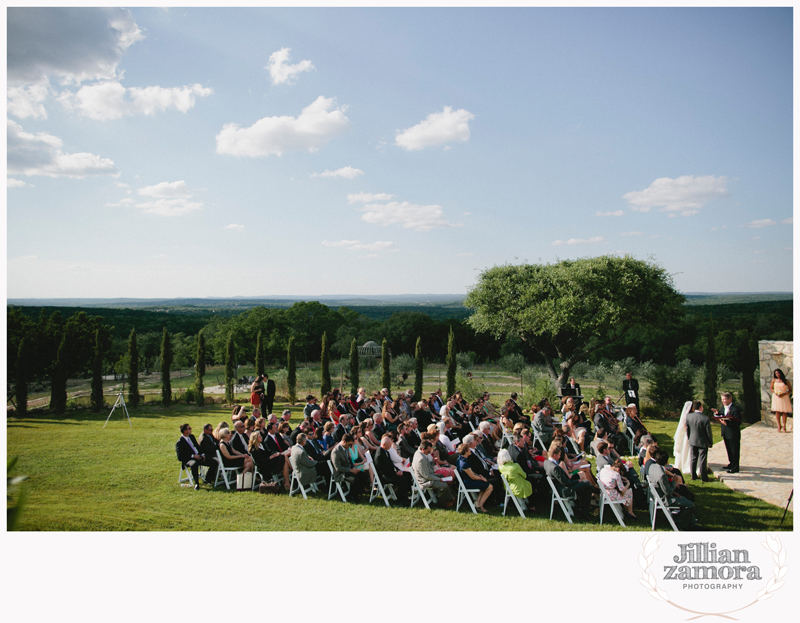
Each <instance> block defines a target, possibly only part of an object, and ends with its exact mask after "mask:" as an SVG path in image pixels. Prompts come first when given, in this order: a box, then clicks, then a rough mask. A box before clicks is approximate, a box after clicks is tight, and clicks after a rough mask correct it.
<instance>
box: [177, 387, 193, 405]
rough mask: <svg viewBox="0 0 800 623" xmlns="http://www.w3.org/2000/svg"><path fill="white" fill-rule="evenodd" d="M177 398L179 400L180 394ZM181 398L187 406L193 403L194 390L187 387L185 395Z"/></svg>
mask: <svg viewBox="0 0 800 623" xmlns="http://www.w3.org/2000/svg"><path fill="white" fill-rule="evenodd" d="M178 397H179V398H180V394H178ZM183 397H184V398H185V399H186V403H187V404H190V403H193V402H194V401H195V396H194V388H192V387H187V388H186V393H185V394H184V395H183ZM176 402H177V401H176Z"/></svg>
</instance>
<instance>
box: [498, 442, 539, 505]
mask: <svg viewBox="0 0 800 623" xmlns="http://www.w3.org/2000/svg"><path fill="white" fill-rule="evenodd" d="M497 465H498V467H499V469H500V473H501V474H503V476H505V478H506V481H507V482H508V486H509V487H511V493H513V494H514V497H517V498H522V499H523V500H524V502H525V503H526V504H527V508H528V510H529V511H531V512H533V513H535V512H536V508H535V507H534V506H533V504H532V500H531V499H530V497H531V495H532V494H533V485H531V483H530V481H529V480H528V479H527V477H526V475H525V472H523V471H522V468H521V467H520V466H519V464H517V463H515V462H514V461H513V460H512V459H511V454H510V453H509V452H508V450H506V449H505V448H503V449H502V450H500V452H498V453H497Z"/></svg>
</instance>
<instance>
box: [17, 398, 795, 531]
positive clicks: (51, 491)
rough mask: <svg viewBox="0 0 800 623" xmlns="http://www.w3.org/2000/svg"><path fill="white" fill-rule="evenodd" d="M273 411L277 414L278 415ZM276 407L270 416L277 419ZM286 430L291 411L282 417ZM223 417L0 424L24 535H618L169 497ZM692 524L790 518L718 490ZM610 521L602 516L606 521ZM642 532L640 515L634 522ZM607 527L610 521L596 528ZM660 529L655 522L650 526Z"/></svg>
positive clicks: (276, 501) (245, 497) (436, 514)
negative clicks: (180, 447)
mask: <svg viewBox="0 0 800 623" xmlns="http://www.w3.org/2000/svg"><path fill="white" fill-rule="evenodd" d="M280 408H281V409H282V408H283V406H282V405H280ZM278 409H279V405H276V411H277V410H278ZM292 410H293V421H294V422H296V421H299V419H300V418H301V417H302V408H301V407H299V406H297V407H293V409H292ZM229 414H230V409H228V408H227V407H223V406H222V405H210V406H207V407H204V408H202V409H199V408H197V407H194V406H186V405H180V406H176V407H173V408H171V409H163V408H161V407H158V406H151V405H149V404H148V405H147V406H146V407H142V408H139V409H132V410H131V419H132V422H133V427H132V428H131V427H129V426H128V422H127V420H125V418H124V416H123V414H122V413H120V412H119V411H116V412H115V413H114V416H113V418H112V419H111V421H109V423H108V426H106V428H105V430H104V429H103V423H104V422H105V420H106V417H107V416H108V412H107V411H105V412H102V413H99V414H96V415H95V414H91V413H89V412H87V411H84V410H80V411H73V412H70V413H68V414H67V415H66V416H61V417H55V416H52V415H49V414H47V413H41V414H40V413H38V412H35V411H34V412H33V414H32V415H31V416H30V417H28V418H25V419H23V420H18V419H14V418H9V420H8V423H7V431H8V456H9V457H13V456H18V457H19V461H18V463H17V466H16V467H15V469H14V472H13V474H14V475H18V474H25V475H27V476H29V480H28V481H26V483H25V485H24V486H25V488H26V492H27V500H26V504H25V507H24V510H23V513H22V518H21V521H20V526H19V527H20V528H21V529H23V530H232V529H236V530H380V531H390V530H391V531H396V530H475V531H477V530H494V531H498V530H534V531H543V530H547V531H549V530H584V531H585V530H606V531H607V530H612V531H617V530H621V528H620V527H619V525H617V524H616V523H614V524H611V523H607V524H604V525H603V526H600V525H598V520H597V518H595V519H594V521H592V522H583V523H581V522H579V523H576V524H575V525H570V524H568V523H567V522H566V521H565V520H564V519H563V517H562V516H561V514H560V511H557V514H556V516H555V518H554V520H553V521H550V520H548V518H547V517H548V515H549V505H548V509H547V514H545V512H544V510H545V509H544V508H543V505H541V504H540V505H539V506H540V507H539V512H538V513H536V514H535V515H533V516H532V517H530V518H527V519H524V520H523V519H522V518H520V517H518V516H517V517H514V516H509V517H503V516H502V514H501V509H493V510H492V512H491V513H490V514H489V515H483V516H474V515H472V514H471V513H466V512H463V511H462V512H459V513H456V512H454V511H444V510H438V509H437V510H433V511H427V510H425V509H424V508H422V509H419V508H414V509H405V508H389V509H387V508H386V507H385V506H383V504H382V503H380V504H378V503H377V502H373V504H372V505H366V504H363V505H357V506H355V505H349V504H348V505H345V504H342V503H341V502H337V501H330V502H328V501H326V500H325V499H324V498H323V499H309V500H307V501H306V500H303V499H302V497H297V498H289V497H288V496H286V495H285V494H282V495H277V496H272V495H270V496H266V495H259V494H257V493H236V492H228V491H226V490H224V488H223V489H217V490H214V491H212V490H210V488H209V487H205V486H203V487H201V489H202V490H201V491H194V490H191V489H188V488H182V487H179V486H178V484H177V479H178V470H179V464H178V462H177V460H176V458H175V451H174V444H175V441H176V440H177V438H178V436H179V434H180V433H179V431H178V427H179V426H180V424H181V423H183V422H189V423H190V424H191V425H192V428H193V429H194V431H196V433H195V434H199V433H200V432H201V430H202V426H203V424H206V423H211V424H213V425H215V426H216V424H217V423H218V422H220V421H221V420H228V419H229ZM645 423H646V424H647V425H648V427H649V428H650V430H651V431H653V432H655V434H656V436H657V438H658V440H659V442H660V443H661V444H662V446H664V447H667V448H668V449H670V450H671V444H672V441H671V434H672V433H673V432H674V429H675V426H676V422H675V421H669V420H665V421H646V422H645ZM692 488H693V490H694V491H695V493H696V495H697V500H696V503H697V507H698V512H697V515H698V519H699V521H700V522H701V523H702V524H703V525H705V526H707V527H709V528H711V529H715V530H730V529H736V530H779V529H786V530H791V529H792V525H793V517H792V513H788V514H787V517H786V521H785V522H784V524H783V525H782V526H781V525H780V524H779V521H780V518H781V515H782V513H783V509H782V508H778V507H776V506H772V505H770V504H767V503H765V502H761V501H759V500H756V499H754V498H749V497H747V496H745V495H742V494H739V493H735V492H733V491H731V490H729V489H728V488H727V487H725V486H724V485H723V484H721V483H719V482H717V481H712V482H711V483H709V484H704V485H699V486H693V487H692ZM608 514H609V515H610V511H609V512H608ZM638 514H639V516H640V517H641V518H642V519H640V521H639V523H638V525H635V526H631V527H629V528H628V530H646V529H647V528H648V526H647V521H646V519H645V517H646V512H642V511H638ZM608 519H611V517H609V518H607V520H608ZM658 527H659V529H665V528H666V527H668V526H667V524H666V522H665V521H662V520H661V519H659V524H658Z"/></svg>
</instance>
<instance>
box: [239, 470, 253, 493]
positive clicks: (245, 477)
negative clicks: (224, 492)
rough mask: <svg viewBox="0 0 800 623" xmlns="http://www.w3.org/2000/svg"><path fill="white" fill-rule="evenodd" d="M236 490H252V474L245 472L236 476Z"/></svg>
mask: <svg viewBox="0 0 800 623" xmlns="http://www.w3.org/2000/svg"><path fill="white" fill-rule="evenodd" d="M236 488H237V489H252V488H253V472H245V473H244V474H236Z"/></svg>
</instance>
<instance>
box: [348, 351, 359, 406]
mask: <svg viewBox="0 0 800 623" xmlns="http://www.w3.org/2000/svg"><path fill="white" fill-rule="evenodd" d="M358 372H359V370H358V345H357V344H356V338H353V341H352V342H350V393H351V394H355V393H357V392H358V380H359V379H358Z"/></svg>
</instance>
